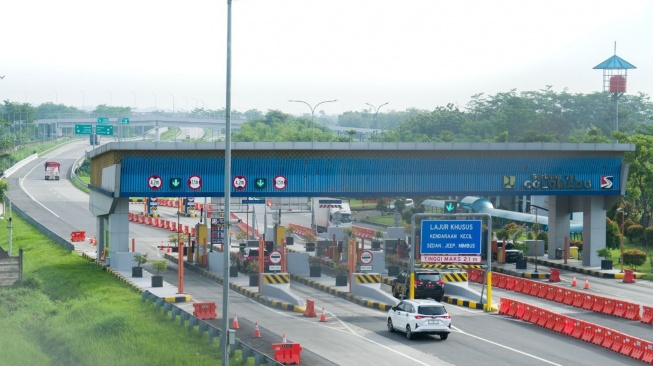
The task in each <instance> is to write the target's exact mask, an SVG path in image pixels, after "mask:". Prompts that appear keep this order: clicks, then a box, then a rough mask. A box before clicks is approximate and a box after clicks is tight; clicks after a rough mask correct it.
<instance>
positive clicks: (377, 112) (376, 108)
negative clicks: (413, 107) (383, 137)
mask: <svg viewBox="0 0 653 366" xmlns="http://www.w3.org/2000/svg"><path fill="white" fill-rule="evenodd" d="M388 103H389V102H385V103H383V104H381V105H380V106H378V107H374V106H373V105H371V104H370V103H365V104H367V105H369V106H370V107H372V108H373V109H374V114H373V115H372V128H374V129H376V116H377V115H378V114H379V109H381V107H383V106H384V105H386V104H388Z"/></svg>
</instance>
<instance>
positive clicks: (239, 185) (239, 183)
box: [231, 175, 247, 191]
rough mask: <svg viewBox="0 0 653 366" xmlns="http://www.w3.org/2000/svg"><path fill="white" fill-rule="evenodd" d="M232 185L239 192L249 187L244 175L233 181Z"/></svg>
mask: <svg viewBox="0 0 653 366" xmlns="http://www.w3.org/2000/svg"><path fill="white" fill-rule="evenodd" d="M231 184H232V185H233V186H234V188H235V189H236V190H238V191H242V190H243V189H245V187H247V178H245V177H243V176H242V175H237V176H235V177H234V179H232V181H231Z"/></svg>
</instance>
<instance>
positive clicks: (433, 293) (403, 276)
mask: <svg viewBox="0 0 653 366" xmlns="http://www.w3.org/2000/svg"><path fill="white" fill-rule="evenodd" d="M408 280H409V278H408V270H403V271H401V272H399V274H398V275H397V277H395V278H394V279H393V280H392V285H391V286H392V296H394V297H396V298H398V299H405V298H407V297H408V295H409V293H408V288H407V287H408V286H407V284H408ZM413 292H414V295H415V298H416V299H419V298H423V299H424V298H431V299H435V300H436V301H442V299H443V298H444V281H442V275H441V274H440V272H438V271H436V270H433V269H416V270H415V287H414V291H413Z"/></svg>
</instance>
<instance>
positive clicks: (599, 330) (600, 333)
mask: <svg viewBox="0 0 653 366" xmlns="http://www.w3.org/2000/svg"><path fill="white" fill-rule="evenodd" d="M605 331H606V329H605V328H603V327H600V326H595V327H594V337H592V343H594V344H597V345H599V346H601V345H603V341H604V340H605Z"/></svg>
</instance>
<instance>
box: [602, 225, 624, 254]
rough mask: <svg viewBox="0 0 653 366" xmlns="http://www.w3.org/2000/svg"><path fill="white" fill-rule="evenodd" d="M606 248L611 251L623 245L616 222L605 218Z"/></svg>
mask: <svg viewBox="0 0 653 366" xmlns="http://www.w3.org/2000/svg"><path fill="white" fill-rule="evenodd" d="M605 220H606V223H605V246H607V247H608V248H610V249H617V248H619V246H620V244H621V231H620V229H619V226H618V225H617V223H616V222H614V221H612V220H610V219H609V218H607V217H606V218H605Z"/></svg>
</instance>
